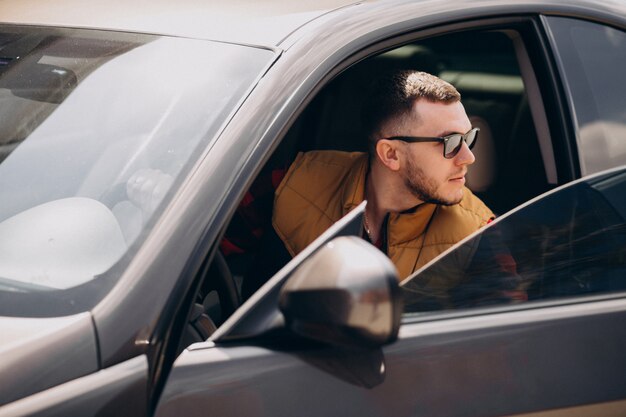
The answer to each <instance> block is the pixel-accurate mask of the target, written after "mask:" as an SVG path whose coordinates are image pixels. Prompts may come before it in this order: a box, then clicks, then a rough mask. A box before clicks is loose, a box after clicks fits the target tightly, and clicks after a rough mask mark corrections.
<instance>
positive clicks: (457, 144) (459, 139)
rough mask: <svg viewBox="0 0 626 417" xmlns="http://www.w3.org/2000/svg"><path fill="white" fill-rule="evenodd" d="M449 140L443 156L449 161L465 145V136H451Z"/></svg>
mask: <svg viewBox="0 0 626 417" xmlns="http://www.w3.org/2000/svg"><path fill="white" fill-rule="evenodd" d="M447 139H448V140H447V141H446V146H445V147H444V149H443V156H444V158H448V159H450V158H454V156H455V155H456V154H457V153H459V150H460V149H461V145H462V144H463V135H450V136H448V137H447Z"/></svg>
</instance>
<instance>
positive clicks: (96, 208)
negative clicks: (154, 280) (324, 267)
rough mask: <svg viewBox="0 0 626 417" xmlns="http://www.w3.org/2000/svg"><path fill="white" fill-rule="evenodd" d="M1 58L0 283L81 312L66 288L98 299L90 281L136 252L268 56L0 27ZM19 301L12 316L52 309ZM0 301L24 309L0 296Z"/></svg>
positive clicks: (156, 40)
mask: <svg viewBox="0 0 626 417" xmlns="http://www.w3.org/2000/svg"><path fill="white" fill-rule="evenodd" d="M0 57H1V58H0V99H1V100H2V102H3V104H4V105H3V106H2V107H0V121H2V123H0V201H1V204H0V291H7V292H10V293H15V294H26V295H28V294H31V293H41V294H40V296H41V297H51V298H54V297H59V298H66V297H67V300H65V301H63V302H62V303H64V304H66V306H67V307H68V308H69V310H71V311H75V310H76V309H79V310H78V311H80V308H81V307H77V306H76V303H74V301H72V300H74V298H75V297H74V296H66V295H62V293H63V290H65V289H70V288H77V291H79V290H80V291H83V292H81V296H80V297H76V298H78V299H80V303H79V304H85V305H88V304H89V303H90V302H92V301H93V298H92V296H91V295H93V294H94V293H95V289H94V288H85V287H89V286H90V284H89V282H90V281H92V280H94V278H95V277H102V276H104V275H106V274H107V273H108V271H109V270H110V268H111V267H113V266H114V265H116V263H117V262H118V260H120V259H122V258H123V257H124V255H127V254H129V253H130V251H131V250H136V249H137V248H138V246H139V245H138V242H139V241H140V239H141V238H142V237H145V236H147V233H148V232H149V230H150V227H151V224H152V223H151V222H153V221H154V217H155V214H156V213H158V208H159V207H160V206H162V205H163V204H164V202H165V201H166V200H167V199H168V197H169V196H170V195H171V194H172V192H171V189H175V188H176V187H172V184H176V183H177V181H181V180H182V178H183V177H184V175H185V174H186V173H187V172H189V169H190V168H191V167H192V166H193V165H194V164H195V162H196V160H197V159H198V158H200V157H201V156H202V154H203V149H204V148H205V147H206V146H207V145H208V143H210V141H211V140H213V139H214V137H215V136H216V134H217V133H218V132H219V130H220V128H221V126H222V125H223V124H224V123H225V121H226V120H227V118H228V116H229V115H230V114H231V113H232V112H233V111H234V109H235V108H236V105H237V103H240V102H241V101H242V99H243V97H244V95H245V94H246V92H247V91H249V89H250V88H251V87H252V85H253V83H254V82H255V80H256V79H258V78H259V77H260V74H261V73H262V71H263V69H264V68H265V67H266V66H267V65H269V63H270V62H271V61H272V60H273V57H274V54H273V52H271V51H269V50H264V49H259V48H249V47H243V46H237V45H229V44H221V43H216V42H207V41H200V40H193V39H182V38H168V37H159V36H144V35H135V34H124V33H117V32H106V31H90V30H70V29H67V30H66V29H50V28H48V29H46V28H34V27H26V28H22V27H2V28H0ZM16 237H19V238H16ZM130 258H131V256H128V257H126V258H125V259H127V260H128V259H130ZM120 268H122V266H120ZM119 274H120V271H117V272H116V273H111V274H109V275H111V276H109V279H108V280H106V281H107V282H109V284H110V283H111V282H114V281H115V277H117V276H119ZM100 281H104V280H100ZM107 285H108V284H107ZM81 289H82V290H81ZM19 298H20V296H19V295H16V296H14V297H11V300H13V301H11V305H12V306H13V307H15V308H17V309H18V310H23V309H24V308H27V307H26V306H28V305H29V304H30V305H33V306H34V305H40V306H43V305H45V304H46V303H45V302H41V300H40V299H39V298H38V299H37V300H39V301H38V302H32V303H27V302H23V301H19V300H18V299H19ZM0 305H2V307H3V311H2V313H3V314H6V315H11V314H18V313H17V310H14V309H13V307H10V306H8V304H6V303H5V302H4V299H3V301H2V302H1V303H0ZM40 310H41V311H40V312H39V313H37V314H44V315H45V314H46V313H45V311H44V310H45V308H44V307H42V308H41V309H40ZM61 310H63V309H61Z"/></svg>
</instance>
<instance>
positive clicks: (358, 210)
mask: <svg viewBox="0 0 626 417" xmlns="http://www.w3.org/2000/svg"><path fill="white" fill-rule="evenodd" d="M365 204H366V203H365V202H363V203H361V204H359V205H358V206H357V207H355V208H354V209H353V210H352V211H350V212H349V213H348V214H346V215H345V216H344V217H342V218H341V219H340V220H338V221H337V222H335V223H334V224H333V225H332V226H331V227H330V228H329V229H328V230H326V231H325V232H324V233H322V234H321V235H320V236H319V237H318V238H317V239H315V240H314V241H313V242H312V243H311V244H310V245H309V246H307V247H306V248H305V249H304V250H303V251H302V252H300V253H299V254H298V255H296V256H295V257H294V258H293V259H292V260H291V261H290V262H289V263H287V265H285V266H284V267H283V268H281V269H280V271H278V272H277V273H276V274H275V275H274V276H273V277H272V278H270V280H269V281H268V282H266V283H265V284H264V285H263V286H262V287H261V288H260V289H259V290H258V291H257V292H256V293H255V294H254V295H253V296H252V297H250V299H248V301H246V302H245V303H244V304H243V305H242V306H241V308H239V309H238V310H237V311H236V312H235V314H233V315H232V316H231V317H230V318H229V319H228V320H226V322H225V323H224V324H223V325H222V326H221V327H220V328H219V329H217V331H216V332H215V333H213V335H211V340H218V339H219V340H222V341H223V340H228V339H237V338H243V337H247V336H250V335H253V334H261V333H264V332H267V331H270V330H272V329H274V328H276V327H279V326H280V325H281V324H282V315H281V313H280V311H279V310H278V296H279V292H280V289H281V288H282V285H283V284H284V283H285V281H286V280H287V279H288V278H289V277H290V276H291V274H292V273H293V272H294V271H295V270H296V269H297V268H298V267H299V266H300V265H301V264H302V263H303V262H304V261H305V260H306V259H308V258H309V257H310V256H311V255H313V254H314V253H315V252H316V251H317V250H319V249H320V248H321V247H322V246H323V245H325V244H326V243H328V242H329V241H330V240H332V239H333V238H335V237H339V236H358V235H359V234H360V233H361V229H362V227H363V213H365Z"/></svg>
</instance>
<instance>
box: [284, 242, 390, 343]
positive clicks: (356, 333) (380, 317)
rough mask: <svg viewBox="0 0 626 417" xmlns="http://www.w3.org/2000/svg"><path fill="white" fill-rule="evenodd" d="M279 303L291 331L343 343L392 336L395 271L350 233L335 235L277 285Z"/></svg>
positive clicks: (386, 340) (384, 339)
mask: <svg viewBox="0 0 626 417" xmlns="http://www.w3.org/2000/svg"><path fill="white" fill-rule="evenodd" d="M279 307H280V309H281V311H282V313H283V315H284V317H285V321H286V323H287V326H288V327H289V328H290V329H291V330H292V331H294V332H295V333H297V334H299V335H301V336H304V337H307V338H310V339H314V340H317V341H321V342H325V343H329V344H331V345H338V346H346V347H377V346H382V345H385V344H388V343H391V342H393V341H395V340H396V339H397V337H398V329H399V327H400V318H401V316H402V295H401V292H400V289H399V286H398V278H397V271H396V268H395V267H394V265H393V264H392V263H391V261H390V260H389V258H387V256H385V255H384V254H383V253H382V252H380V251H379V250H377V249H376V248H374V247H373V246H372V245H370V244H369V243H367V242H365V241H364V240H363V239H360V238H358V237H355V236H345V237H339V238H336V239H334V240H332V241H330V242H328V243H327V244H326V245H325V246H323V247H321V248H320V249H319V250H318V251H317V252H316V253H315V254H314V255H312V256H311V257H310V258H309V259H308V260H307V261H305V262H304V263H303V264H302V265H301V266H300V267H299V268H298V270H297V271H295V272H294V273H293V275H292V276H291V277H290V278H289V279H288V280H287V282H286V283H285V285H284V286H283V288H282V289H281V293H280V298H279Z"/></svg>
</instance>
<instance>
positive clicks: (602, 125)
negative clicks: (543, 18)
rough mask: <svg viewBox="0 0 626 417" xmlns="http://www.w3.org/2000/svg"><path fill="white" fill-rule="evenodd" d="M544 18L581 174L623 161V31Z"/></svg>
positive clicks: (625, 160) (625, 134)
mask: <svg viewBox="0 0 626 417" xmlns="http://www.w3.org/2000/svg"><path fill="white" fill-rule="evenodd" d="M547 21H548V24H549V28H550V31H551V33H552V36H553V39H554V42H555V43H556V52H557V55H558V57H559V60H560V64H561V65H560V66H561V71H562V72H563V76H564V78H565V79H566V81H567V84H568V85H569V92H570V94H571V98H572V100H573V107H574V111H575V114H576V119H577V120H576V122H577V124H578V126H577V127H578V131H579V140H580V143H579V146H580V157H581V169H582V172H583V174H591V173H594V172H599V171H602V170H604V169H608V168H612V167H615V166H618V165H621V164H624V163H626V140H624V138H625V137H626V106H625V105H624V103H625V101H624V97H626V84H625V83H624V68H626V33H624V32H622V31H619V30H617V29H614V28H611V27H608V26H604V25H600V24H596V23H590V22H585V21H582V20H575V19H565V18H558V17H549V18H547Z"/></svg>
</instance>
